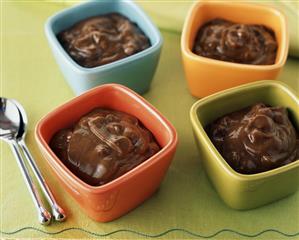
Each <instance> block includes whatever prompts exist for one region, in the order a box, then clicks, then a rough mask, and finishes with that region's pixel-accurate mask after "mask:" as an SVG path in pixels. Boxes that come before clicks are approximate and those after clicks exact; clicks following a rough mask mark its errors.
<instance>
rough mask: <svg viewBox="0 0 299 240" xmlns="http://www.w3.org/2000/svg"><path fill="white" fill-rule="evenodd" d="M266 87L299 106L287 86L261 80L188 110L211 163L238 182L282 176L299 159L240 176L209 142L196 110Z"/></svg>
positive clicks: (298, 166) (297, 164) (218, 94)
mask: <svg viewBox="0 0 299 240" xmlns="http://www.w3.org/2000/svg"><path fill="white" fill-rule="evenodd" d="M266 87H272V88H279V89H281V90H282V91H283V92H284V93H285V94H287V95H288V96H289V97H290V98H292V99H293V100H294V101H295V102H297V104H298V105H299V99H298V97H297V96H296V93H295V91H293V89H291V88H290V87H289V86H287V85H286V84H285V83H282V82H280V81H275V80H262V81H258V82H254V83H248V84H243V85H240V86H237V87H234V88H230V89H226V90H224V91H221V92H217V93H214V94H212V95H210V96H208V97H206V98H203V99H200V100H198V101H197V102H195V103H194V104H193V105H192V107H191V109H190V120H191V124H192V127H193V130H194V131H195V133H196V135H197V136H198V140H199V141H203V143H204V144H205V146H206V147H207V148H208V150H209V152H210V153H211V154H212V155H213V157H212V159H213V160H212V161H216V162H217V164H218V165H220V166H221V168H222V169H223V170H224V171H225V172H226V173H227V174H228V175H230V176H231V177H233V178H235V179H238V180H239V181H255V180H261V179H265V178H268V177H271V176H274V175H278V174H282V173H284V172H288V171H290V170H292V169H295V168H299V159H297V160H295V161H294V162H292V163H289V164H286V165H284V166H281V167H278V168H274V169H272V170H268V171H265V172H260V173H256V174H242V173H238V172H237V171H235V170H234V169H233V168H232V167H231V166H230V165H229V164H228V163H227V162H226V161H225V159H224V158H223V157H222V155H221V154H220V152H219V151H218V150H217V149H216V147H215V146H214V144H213V143H212V141H211V140H210V138H209V136H208V135H207V133H206V131H205V130H204V128H203V126H202V124H201V122H200V121H199V119H198V117H197V110H198V109H199V108H200V107H201V106H203V105H207V104H210V103H211V102H212V101H214V100H215V99H218V98H224V99H226V98H227V97H231V96H233V95H234V94H236V93H238V92H243V91H248V90H249V91H256V90H258V89H262V88H266Z"/></svg>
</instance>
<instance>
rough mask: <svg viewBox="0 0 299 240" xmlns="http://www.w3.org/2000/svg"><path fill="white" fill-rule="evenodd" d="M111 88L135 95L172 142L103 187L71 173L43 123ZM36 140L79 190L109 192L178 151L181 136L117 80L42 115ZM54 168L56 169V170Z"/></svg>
mask: <svg viewBox="0 0 299 240" xmlns="http://www.w3.org/2000/svg"><path fill="white" fill-rule="evenodd" d="M110 89H113V90H116V91H120V92H122V93H124V94H125V96H126V97H131V98H133V99H134V100H135V101H136V102H137V103H138V105H139V107H140V106H142V108H146V109H147V110H149V111H150V114H153V115H154V116H155V118H157V119H158V120H159V121H160V122H161V123H162V124H163V125H164V126H165V129H166V130H167V131H168V133H169V141H168V142H167V144H166V145H165V146H163V147H162V148H161V149H160V151H158V152H157V153H156V154H154V155H153V156H151V157H150V158H148V159H146V160H145V161H144V162H142V163H141V164H139V165H138V166H136V167H135V168H133V169H131V170H130V171H128V172H126V173H125V174H123V175H121V176H120V177H118V178H116V179H114V180H112V181H110V182H108V183H106V184H104V185H101V186H92V185H89V184H88V183H85V182H84V181H83V180H81V179H80V178H79V177H77V176H76V175H75V174H74V173H72V172H71V171H70V170H69V169H68V167H67V166H66V165H65V164H64V163H63V162H62V161H61V160H60V159H59V158H58V157H57V156H56V154H55V153H54V152H53V151H52V149H51V148H50V147H49V144H48V143H47V142H46V141H45V139H44V137H43V135H42V134H41V128H42V127H43V126H44V124H45V122H46V121H48V119H49V118H53V116H55V115H56V114H58V113H59V112H61V111H66V110H67V109H68V108H69V107H71V106H73V105H74V104H76V103H77V102H81V101H84V100H85V99H87V98H89V97H90V96H93V95H95V94H98V93H100V92H102V91H106V90H110ZM35 139H36V141H37V143H38V145H40V147H42V150H41V152H44V153H46V154H48V156H49V157H50V158H51V160H49V159H48V158H47V157H44V158H45V159H46V160H47V161H48V163H50V165H51V166H52V168H56V166H57V167H59V170H60V171H62V172H63V174H64V175H63V176H64V177H67V178H68V179H69V180H71V181H72V182H73V183H75V184H77V185H78V186H79V188H80V189H83V190H84V191H87V192H92V193H103V192H106V191H110V190H112V189H114V188H115V187H117V186H119V185H121V184H122V183H123V182H125V181H127V180H128V179H130V178H132V177H134V176H136V174H138V173H139V172H142V171H144V170H146V169H147V168H148V167H150V166H151V165H153V164H155V162H157V161H159V160H160V159H162V158H164V156H166V155H167V154H169V152H172V151H175V149H176V146H177V143H178V136H177V132H176V130H175V128H174V126H173V125H172V124H171V123H170V122H169V121H168V120H167V119H166V118H165V117H164V116H163V115H162V114H161V113H160V112H159V111H158V110H157V109H156V108H155V107H154V106H152V105H151V104H150V103H149V102H147V101H146V100H145V99H144V98H143V97H141V96H139V95H138V94H137V93H135V92H134V91H133V90H131V89H129V88H127V87H125V86H123V85H120V84H115V83H111V84H104V85H101V86H98V87H95V88H93V89H91V90H89V91H87V92H85V93H83V94H81V95H79V96H76V97H74V98H72V99H70V100H68V101H67V102H65V103H63V104H61V105H60V106H58V107H56V108H55V109H53V110H52V111H50V112H49V113H47V114H46V115H45V116H44V117H42V118H41V119H40V120H39V121H38V123H37V125H36V127H35ZM43 155H44V154H43ZM53 163H55V164H53ZM55 171H57V169H56V170H55ZM64 177H62V178H64ZM63 181H65V180H63Z"/></svg>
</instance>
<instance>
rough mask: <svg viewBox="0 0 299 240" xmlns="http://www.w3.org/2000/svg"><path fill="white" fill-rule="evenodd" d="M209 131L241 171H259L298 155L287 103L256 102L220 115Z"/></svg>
mask: <svg viewBox="0 0 299 240" xmlns="http://www.w3.org/2000/svg"><path fill="white" fill-rule="evenodd" d="M207 133H208V135H209V137H210V139H211V140H212V142H213V144H214V145H215V147H216V148H217V150H218V151H219V152H220V154H221V155H222V156H223V158H224V159H225V160H226V161H227V162H228V164H229V165H230V166H231V167H232V168H233V169H234V170H235V171H237V172H239V173H243V174H254V173H260V172H264V171H268V170H271V169H274V168H277V167H280V166H283V165H286V164H288V163H291V162H293V161H296V160H298V159H299V137H298V133H297V132H296V129H295V128H294V126H293V125H292V123H291V121H290V119H289V118H288V113H287V109H286V108H284V107H269V106H267V105H265V104H263V103H258V104H255V105H253V106H250V107H247V108H244V109H242V110H240V111H237V112H233V113H230V114H227V115H225V116H223V117H220V118H218V119H217V120H216V121H214V122H213V123H212V124H210V125H209V126H208V127H207Z"/></svg>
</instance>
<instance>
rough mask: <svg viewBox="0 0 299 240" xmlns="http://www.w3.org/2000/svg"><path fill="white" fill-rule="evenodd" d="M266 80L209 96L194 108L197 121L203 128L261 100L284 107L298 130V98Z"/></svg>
mask: <svg viewBox="0 0 299 240" xmlns="http://www.w3.org/2000/svg"><path fill="white" fill-rule="evenodd" d="M267 82H268V81H267ZM267 82H259V83H255V84H249V85H246V86H241V87H237V88H234V89H232V90H228V91H224V92H223V93H220V94H215V95H213V96H211V97H210V98H209V99H208V100H207V101H205V102H202V104H200V105H198V107H197V108H196V117H197V118H198V121H199V122H200V123H201V125H202V127H203V128H205V127H206V126H207V125H208V124H209V123H211V122H213V121H214V120H216V119H217V118H219V117H221V116H223V115H225V114H228V113H231V112H234V111H237V110H240V109H242V108H245V107H248V106H250V105H253V104H255V103H258V102H262V103H265V104H268V105H270V106H283V107H286V108H287V110H288V113H289V117H290V119H291V121H292V123H293V125H294V126H295V128H296V129H297V131H298V129H299V112H298V99H296V97H295V95H294V94H293V93H292V91H291V90H289V89H288V88H287V87H285V86H284V85H282V84H279V83H273V82H272V83H267Z"/></svg>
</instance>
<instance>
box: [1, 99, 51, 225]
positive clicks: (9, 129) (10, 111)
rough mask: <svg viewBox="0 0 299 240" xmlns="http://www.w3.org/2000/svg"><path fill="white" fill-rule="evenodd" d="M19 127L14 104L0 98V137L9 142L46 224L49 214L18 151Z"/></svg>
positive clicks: (40, 218) (42, 219)
mask: <svg viewBox="0 0 299 240" xmlns="http://www.w3.org/2000/svg"><path fill="white" fill-rule="evenodd" d="M19 128H20V114H19V110H18V108H17V107H16V105H15V104H14V103H13V102H11V101H9V100H7V99H5V98H0V139H2V140H4V141H5V142H7V143H8V144H9V146H10V147H11V150H12V152H13V154H14V156H15V158H16V160H17V163H18V166H19V168H20V170H21V173H22V175H23V178H24V180H25V183H26V186H27V188H28V190H29V192H30V193H31V197H32V200H33V202H34V205H35V207H36V210H37V213H38V219H39V222H40V223H41V224H43V225H48V224H49V223H50V222H51V214H50V213H49V212H48V211H47V210H46V209H45V208H44V206H43V203H42V201H41V198H40V196H39V193H38V191H37V189H36V187H35V185H34V183H33V181H32V179H31V177H30V175H29V172H28V169H27V167H26V165H25V163H24V160H23V158H22V155H21V153H20V150H19V147H18V143H17V140H16V137H17V135H18V132H19Z"/></svg>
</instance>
